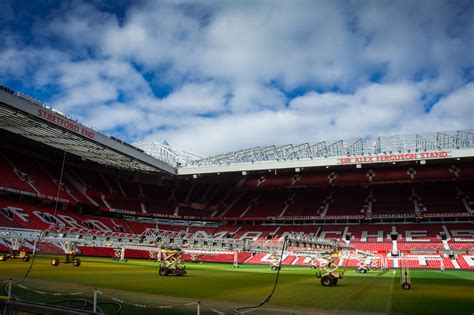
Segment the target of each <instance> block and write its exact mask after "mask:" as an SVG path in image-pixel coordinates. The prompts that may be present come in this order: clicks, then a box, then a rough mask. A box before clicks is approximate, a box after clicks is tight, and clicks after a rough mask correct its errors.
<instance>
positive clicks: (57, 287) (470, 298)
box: [0, 257, 474, 315]
mask: <svg viewBox="0 0 474 315" xmlns="http://www.w3.org/2000/svg"><path fill="white" fill-rule="evenodd" d="M49 260H50V258H49V257H38V258H37V259H36V262H35V264H34V267H33V270H32V272H31V274H30V275H29V277H28V279H27V280H26V281H25V283H24V285H27V286H30V287H32V288H36V289H41V290H45V291H55V292H66V293H67V292H77V291H82V292H85V293H86V294H85V295H86V296H88V297H90V296H91V290H92V289H93V288H98V289H99V290H103V291H104V293H107V294H108V295H111V296H114V297H117V298H120V299H123V300H127V301H130V302H133V303H143V304H157V305H170V304H173V305H174V304H181V303H184V302H189V301H197V300H200V301H202V302H203V303H204V304H205V305H210V306H212V307H214V308H215V309H218V310H222V311H225V312H226V313H231V311H232V309H233V308H234V307H241V306H246V305H254V304H258V303H259V302H260V301H261V300H262V299H263V298H264V297H266V296H267V295H268V293H269V292H270V291H271V288H272V285H273V282H274V280H275V275H276V273H275V272H274V271H271V270H270V268H269V267H268V266H249V265H245V266H241V267H240V268H239V269H232V268H231V266H230V265H221V264H188V265H187V269H188V274H187V275H186V276H184V277H174V276H169V277H160V276H159V275H158V265H157V264H155V263H151V262H147V261H139V260H132V261H129V262H126V263H125V262H113V261H112V260H110V259H102V258H82V260H83V263H82V265H81V267H79V268H75V267H73V266H72V265H64V264H61V265H60V266H59V267H51V266H50V265H49ZM28 266H29V263H24V262H22V261H20V260H11V261H7V262H2V263H0V280H5V279H8V278H10V277H12V278H14V279H17V280H19V279H21V278H22V276H23V275H24V274H25V272H26V270H27V268H28ZM14 293H15V294H16V295H17V296H19V297H21V298H24V299H30V300H36V301H55V300H59V299H60V298H59V297H55V296H47V295H41V294H34V293H31V292H29V291H24V290H22V289H20V288H15V290H14ZM103 300H104V301H105V300H106V299H103ZM109 301H110V300H109ZM194 309H195V307H185V308H178V309H172V310H169V309H167V310H162V313H163V314H185V313H191V312H192V310H194ZM108 310H110V312H112V308H109V309H108ZM264 310H269V311H267V312H266V313H278V314H285V313H286V314H291V313H292V312H294V313H296V314H304V313H312V312H316V311H317V312H330V313H333V312H335V313H346V314H350V313H382V314H387V313H389V314H469V315H471V314H473V313H474V272H466V271H444V272H441V271H438V270H412V289H411V290H409V291H404V290H402V289H401V288H400V279H399V273H398V272H394V271H393V270H390V271H388V272H386V273H381V272H378V271H372V272H369V273H368V274H359V273H356V272H354V271H352V270H348V271H347V272H346V274H345V278H344V279H342V280H340V281H339V283H338V285H337V286H334V287H322V286H321V285H320V283H319V280H318V279H316V278H315V272H314V271H313V270H311V269H309V268H304V267H284V268H283V269H282V271H281V273H280V279H279V283H278V287H277V289H276V291H275V294H274V296H273V298H272V299H271V301H270V303H268V304H267V305H266V306H265V307H264ZM264 310H258V311H255V312H252V313H251V314H263V313H265V312H264ZM124 313H130V314H132V313H137V308H135V307H131V306H125V309H124V312H122V314H124ZM139 313H141V314H147V313H149V314H153V313H156V310H149V311H147V310H144V309H140V310H139ZM204 313H206V312H204ZM207 313H211V312H210V311H209V309H207Z"/></svg>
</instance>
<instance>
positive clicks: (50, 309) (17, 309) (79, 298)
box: [0, 279, 225, 315]
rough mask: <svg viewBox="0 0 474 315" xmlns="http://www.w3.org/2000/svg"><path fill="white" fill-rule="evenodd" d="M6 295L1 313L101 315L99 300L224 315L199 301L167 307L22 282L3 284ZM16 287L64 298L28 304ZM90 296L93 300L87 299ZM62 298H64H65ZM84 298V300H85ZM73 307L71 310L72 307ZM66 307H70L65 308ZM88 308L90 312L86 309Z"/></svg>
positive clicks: (97, 293) (107, 295)
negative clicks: (20, 297)
mask: <svg viewBox="0 0 474 315" xmlns="http://www.w3.org/2000/svg"><path fill="white" fill-rule="evenodd" d="M4 283H5V291H6V294H7V295H6V296H5V297H2V298H1V299H0V310H1V312H0V314H12V315H13V314H22V315H29V314H46V313H47V314H51V313H52V314H56V315H76V314H104V312H103V311H102V310H101V308H100V305H101V304H111V303H109V302H99V297H101V298H102V299H105V300H109V301H112V303H115V304H117V305H119V309H121V308H122V305H124V304H125V305H129V306H133V307H136V308H141V309H150V310H157V311H158V310H163V311H164V310H167V309H168V310H171V309H176V310H178V309H180V310H189V311H190V312H192V309H193V308H194V309H195V311H196V314H197V315H200V314H201V310H206V311H207V313H209V312H211V313H214V314H219V315H223V314H225V313H224V312H222V311H220V310H217V309H215V308H213V307H212V306H210V305H207V304H203V303H201V301H193V302H186V303H178V304H169V305H158V304H152V303H143V302H142V303H137V302H132V301H130V300H127V299H124V298H119V297H116V296H114V295H112V294H108V293H105V292H102V291H99V290H97V289H93V290H92V292H91V293H89V294H88V293H87V292H83V291H79V292H69V293H65V292H54V291H46V290H43V289H41V290H40V289H36V288H33V287H31V286H26V285H24V284H22V283H21V281H20V283H15V282H14V281H13V280H12V279H9V280H7V281H4ZM14 288H19V289H22V290H25V291H28V292H31V293H35V294H38V295H42V296H51V297H56V298H59V297H61V298H63V300H62V301H59V302H54V301H52V302H50V303H36V302H27V301H16V300H15V296H14V294H13V289H14ZM91 296H92V301H91V300H87V298H90V297H91ZM64 298H65V299H64ZM84 298H86V299H84ZM60 303H62V304H65V305H66V306H60V305H54V304H60ZM72 305H74V307H71V306H72ZM68 306H69V307H68ZM89 309H90V310H89Z"/></svg>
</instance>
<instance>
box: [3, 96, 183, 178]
mask: <svg viewBox="0 0 474 315" xmlns="http://www.w3.org/2000/svg"><path fill="white" fill-rule="evenodd" d="M0 128H2V129H5V130H8V131H10V132H13V133H15V134H18V135H21V136H24V137H27V138H30V139H32V140H35V141H38V142H41V143H43V144H46V145H48V146H52V147H55V148H58V149H60V150H63V151H66V152H68V153H72V154H75V155H77V156H80V157H82V158H84V159H87V160H91V161H94V162H97V163H100V164H103V165H108V166H113V167H118V168H122V169H129V170H134V171H142V172H143V171H145V172H162V171H164V172H167V173H171V174H176V168H174V167H172V166H171V165H169V164H168V163H165V162H163V161H160V160H158V159H156V158H154V157H152V156H150V155H148V154H146V153H144V152H143V151H142V150H141V149H138V148H135V147H133V146H131V145H129V144H127V143H125V142H123V141H121V140H118V139H115V138H112V137H108V136H106V135H104V134H102V133H100V132H98V131H96V130H94V129H92V128H89V127H86V126H84V125H82V124H80V123H79V122H77V121H75V120H74V119H72V118H70V117H67V116H66V115H64V114H63V113H61V112H59V111H56V110H54V109H52V108H50V107H48V106H46V105H44V104H42V103H41V102H39V101H37V100H34V99H32V98H30V97H28V96H26V95H24V94H21V93H19V94H16V95H15V94H13V91H11V90H8V89H5V88H2V89H0Z"/></svg>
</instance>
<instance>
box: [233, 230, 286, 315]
mask: <svg viewBox="0 0 474 315" xmlns="http://www.w3.org/2000/svg"><path fill="white" fill-rule="evenodd" d="M287 241H288V237H285V239H284V241H283V246H282V248H281V254H280V262H279V263H278V267H279V268H278V270H277V274H276V277H275V282H274V283H273V288H272V291H271V292H270V294H269V295H268V296H267V297H266V298H264V299H263V300H262V302H260V304H257V305H254V306H244V307H239V308H235V309H234V311H235V312H236V313H240V312H242V311H246V310H253V309H257V308H260V307H262V306H263V305H265V304H267V303H268V302H270V299H271V298H272V296H273V293H275V290H276V287H277V285H278V278H279V277H280V270H281V264H282V262H283V255H284V253H285V249H286V243H287Z"/></svg>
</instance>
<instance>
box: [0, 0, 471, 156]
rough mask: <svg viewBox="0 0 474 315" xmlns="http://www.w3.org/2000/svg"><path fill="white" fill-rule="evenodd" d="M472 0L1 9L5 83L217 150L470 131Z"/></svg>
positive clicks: (89, 120)
mask: <svg viewBox="0 0 474 315" xmlns="http://www.w3.org/2000/svg"><path fill="white" fill-rule="evenodd" d="M473 16H474V4H473V2H472V1H439V0H429V1H409V0H405V1H381V0H380V1H332V0H331V1H329V0H328V1H303V0H297V1H278V0H276V1H269V0H268V1H248V0H247V1H201V2H194V1H100V0H98V1H54V0H50V1H27V0H15V1H14V0H11V1H10V0H0V36H1V38H2V41H1V42H0V84H3V85H6V86H9V87H11V88H13V89H15V90H19V91H23V92H25V93H27V94H29V95H31V96H33V97H35V98H37V99H40V100H42V101H44V102H45V103H47V104H49V105H51V106H53V107H55V108H57V109H59V110H62V111H64V112H66V113H68V114H70V115H73V116H75V117H77V118H78V119H79V120H81V121H82V122H84V123H86V124H88V125H92V126H94V127H95V128H96V129H99V130H101V131H103V132H105V133H106V134H109V135H113V136H116V137H118V138H121V139H124V140H126V141H128V142H134V141H138V140H157V141H160V142H162V141H164V140H165V139H166V140H167V142H168V143H170V144H171V145H172V146H175V147H178V148H181V149H186V150H190V151H193V152H197V153H201V154H205V155H207V154H214V153H222V152H226V151H231V150H235V149H241V148H246V147H252V146H258V145H260V146H264V145H270V144H286V143H301V142H314V141H319V140H332V139H339V138H357V137H368V136H377V135H387V134H408V133H415V132H427V131H442V130H456V129H467V128H474V105H473V100H474V58H473V51H474V19H473Z"/></svg>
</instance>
